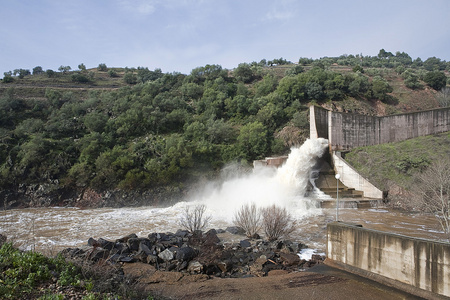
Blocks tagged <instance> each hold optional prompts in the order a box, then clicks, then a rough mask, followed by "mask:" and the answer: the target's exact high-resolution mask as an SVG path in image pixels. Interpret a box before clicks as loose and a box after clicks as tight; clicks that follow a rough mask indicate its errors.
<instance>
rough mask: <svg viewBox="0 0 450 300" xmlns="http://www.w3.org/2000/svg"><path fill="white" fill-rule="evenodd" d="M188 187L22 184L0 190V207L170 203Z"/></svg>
mask: <svg viewBox="0 0 450 300" xmlns="http://www.w3.org/2000/svg"><path fill="white" fill-rule="evenodd" d="M188 190H189V188H187V187H184V188H183V187H177V186H165V187H163V186H162V187H155V188H152V189H148V190H105V191H98V190H95V189H92V188H83V189H81V188H69V187H64V186H62V185H61V184H60V183H59V182H58V181H54V182H51V183H45V184H29V185H25V184H21V185H19V186H18V188H17V189H10V190H1V191H0V207H2V209H13V208H26V207H50V206H61V207H80V208H99V207H125V206H127V207H130V206H144V205H173V204H174V203H175V202H176V201H177V199H182V197H184V196H185V195H186V193H187V191H188Z"/></svg>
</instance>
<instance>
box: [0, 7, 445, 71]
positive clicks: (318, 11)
mask: <svg viewBox="0 0 450 300" xmlns="http://www.w3.org/2000/svg"><path fill="white" fill-rule="evenodd" d="M0 20H1V24H0V72H1V73H0V78H1V77H3V72H5V71H9V70H14V69H19V68H22V69H30V70H32V69H33V68H34V67H35V66H42V68H43V69H44V70H45V69H53V70H57V69H58V67H59V66H61V65H64V66H71V67H72V69H77V66H78V65H79V64H80V63H84V64H85V65H86V67H87V68H93V67H97V66H98V64H99V63H105V64H106V65H107V66H108V67H138V66H143V67H148V68H149V69H150V70H153V69H155V68H161V69H162V71H163V72H173V71H177V72H181V73H185V74H186V73H189V72H190V71H191V70H192V69H193V68H196V67H199V66H205V65H206V64H218V65H221V66H222V67H224V68H228V69H232V68H234V67H236V66H237V65H238V64H239V63H242V62H248V63H250V62H252V61H260V60H261V59H267V60H271V59H274V58H280V57H283V58H285V59H287V60H290V61H292V62H297V61H298V59H299V58H300V57H308V58H320V57H324V56H329V57H333V56H340V55H342V54H360V53H362V54H363V55H371V56H375V55H377V54H378V52H379V50H380V49H382V48H383V49H385V50H386V51H390V52H392V53H394V54H395V52H396V51H401V52H402V51H404V52H406V53H408V54H409V55H410V56H411V57H412V58H413V59H415V58H417V57H420V58H421V59H422V60H425V59H427V58H428V57H432V56H436V57H438V58H441V59H442V60H446V61H449V60H450V0H375V1H373V0H339V1H335V0H316V1H313V0H308V1H304V0H281V1H276V0H0Z"/></svg>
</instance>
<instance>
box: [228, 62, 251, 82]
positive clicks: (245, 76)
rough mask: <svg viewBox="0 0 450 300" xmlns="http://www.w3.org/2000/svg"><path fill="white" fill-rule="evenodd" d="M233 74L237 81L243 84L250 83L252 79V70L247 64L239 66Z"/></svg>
mask: <svg viewBox="0 0 450 300" xmlns="http://www.w3.org/2000/svg"><path fill="white" fill-rule="evenodd" d="M233 73H234V76H235V77H236V79H237V80H239V81H242V82H244V83H250V82H252V81H253V79H254V75H253V71H252V68H251V66H250V65H249V64H247V63H242V64H239V65H238V67H237V68H236V69H235V70H234V72H233Z"/></svg>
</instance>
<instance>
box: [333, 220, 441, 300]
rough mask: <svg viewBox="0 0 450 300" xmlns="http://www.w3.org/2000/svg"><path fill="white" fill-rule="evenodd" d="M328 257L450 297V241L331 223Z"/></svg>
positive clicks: (352, 266)
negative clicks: (431, 239)
mask: <svg viewBox="0 0 450 300" xmlns="http://www.w3.org/2000/svg"><path fill="white" fill-rule="evenodd" d="M327 235H328V242H327V259H329V260H332V261H334V262H336V263H338V264H345V265H346V266H349V267H351V268H356V269H357V270H361V271H366V272H370V273H373V274H376V275H379V276H382V277H383V278H387V279H388V280H389V279H391V280H395V281H397V282H399V283H401V284H405V285H408V286H412V287H414V288H417V289H419V290H424V291H427V292H431V293H435V294H439V295H444V296H447V297H450V259H449V258H450V244H449V243H441V242H436V241H430V240H425V239H418V238H411V237H407V236H402V235H397V234H392V233H386V232H381V231H376V230H371V229H366V228H362V227H358V226H354V225H351V224H345V223H340V222H334V223H329V224H328V226H327Z"/></svg>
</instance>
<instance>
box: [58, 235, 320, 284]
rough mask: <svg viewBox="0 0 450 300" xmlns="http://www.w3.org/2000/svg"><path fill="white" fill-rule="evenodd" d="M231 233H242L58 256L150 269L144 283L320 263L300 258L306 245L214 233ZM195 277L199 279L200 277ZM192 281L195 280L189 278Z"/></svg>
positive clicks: (148, 240)
mask: <svg viewBox="0 0 450 300" xmlns="http://www.w3.org/2000/svg"><path fill="white" fill-rule="evenodd" d="M225 232H226V233H230V234H236V235H237V236H241V235H242V234H243V232H242V229H240V228H239V227H228V228H227V229H226V230H220V229H219V230H215V229H212V230H209V231H207V232H200V231H198V232H195V233H189V232H188V231H185V230H178V231H177V232H176V233H151V234H149V235H148V236H147V237H138V236H137V235H136V234H130V235H128V236H125V237H122V238H120V239H117V240H115V241H110V240H106V239H103V238H98V239H94V238H90V239H89V240H88V242H87V246H85V247H81V248H68V249H65V250H63V251H62V252H61V254H62V255H63V256H64V257H66V258H69V259H72V260H83V261H90V262H92V263H96V264H113V265H122V266H123V265H126V269H128V270H130V268H131V269H132V268H133V264H136V266H140V265H142V264H146V265H147V269H149V268H150V269H152V270H153V271H154V272H152V276H153V277H152V279H148V278H147V279H148V280H150V281H149V282H161V281H175V282H176V281H178V280H181V279H182V278H187V277H191V276H196V278H203V279H208V278H211V277H220V278H244V277H263V276H267V275H270V274H285V273H289V272H293V271H300V270H304V269H307V268H309V267H312V266H314V265H316V264H319V263H321V262H322V261H323V259H324V257H322V256H320V255H313V256H312V258H311V260H304V259H300V257H299V256H298V255H297V253H299V251H300V250H301V249H303V248H306V245H304V244H302V243H298V242H292V241H288V240H283V241H274V242H269V241H265V240H262V239H252V240H250V239H245V237H244V236H243V235H242V237H243V239H242V240H240V241H239V242H229V243H227V242H224V241H222V240H221V239H220V238H219V236H218V235H220V234H221V233H225ZM199 276H200V277H199ZM191 278H194V277H191Z"/></svg>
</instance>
